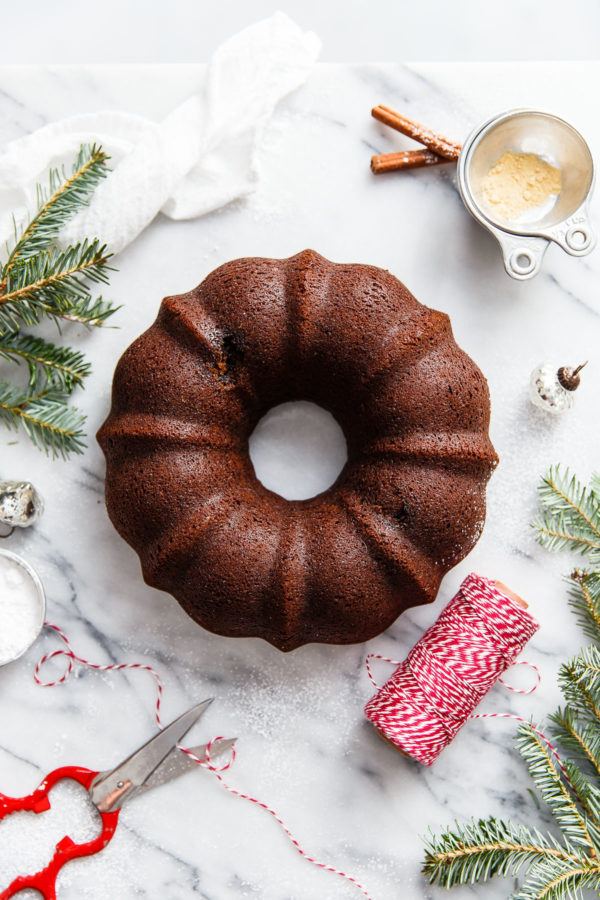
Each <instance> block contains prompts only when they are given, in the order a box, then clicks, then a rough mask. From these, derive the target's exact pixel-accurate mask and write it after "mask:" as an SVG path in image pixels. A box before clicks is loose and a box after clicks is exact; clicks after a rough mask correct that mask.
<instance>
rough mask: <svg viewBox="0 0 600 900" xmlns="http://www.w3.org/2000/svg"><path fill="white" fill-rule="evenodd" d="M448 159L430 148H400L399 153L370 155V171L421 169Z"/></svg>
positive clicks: (375, 173)
mask: <svg viewBox="0 0 600 900" xmlns="http://www.w3.org/2000/svg"><path fill="white" fill-rule="evenodd" d="M449 162H450V160H449V159H445V158H444V157H443V156H439V155H438V154H437V153H433V152H432V151H431V150H402V151H401V152H400V153H381V154H379V156H372V157H371V171H372V172H373V174H374V175H381V174H382V173H383V172H395V171H400V170H404V169H421V168H423V167H424V166H439V165H441V164H442V163H449Z"/></svg>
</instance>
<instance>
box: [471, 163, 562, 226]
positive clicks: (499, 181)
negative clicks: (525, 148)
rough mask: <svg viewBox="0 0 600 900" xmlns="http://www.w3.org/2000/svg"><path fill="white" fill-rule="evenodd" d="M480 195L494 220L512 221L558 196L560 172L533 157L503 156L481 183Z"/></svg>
mask: <svg viewBox="0 0 600 900" xmlns="http://www.w3.org/2000/svg"><path fill="white" fill-rule="evenodd" d="M482 187H483V194H484V197H485V199H486V200H487V202H488V204H489V205H490V206H491V208H492V209H493V211H494V213H495V214H496V215H497V216H501V217H502V218H504V219H515V218H517V217H518V216H520V215H521V214H522V213H524V212H525V211H526V210H529V209H532V208H533V207H536V206H541V205H542V204H543V203H545V202H546V201H547V200H549V199H550V198H551V197H553V196H556V195H558V194H559V193H560V189H561V177H560V169H557V168H555V166H551V165H550V163H547V162H544V160H543V159H540V157H539V156H537V155H536V154H535V153H513V152H512V150H508V151H507V152H506V153H503V154H502V156H501V157H500V159H499V160H498V162H497V163H495V164H494V165H493V166H492V168H491V169H490V170H489V172H488V173H487V175H486V176H485V178H484V179H483V185H482Z"/></svg>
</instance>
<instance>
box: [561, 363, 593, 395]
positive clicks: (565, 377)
mask: <svg viewBox="0 0 600 900" xmlns="http://www.w3.org/2000/svg"><path fill="white" fill-rule="evenodd" d="M588 362H589V360H587V359H586V361H585V362H584V363H581V365H580V366H577V368H576V369H574V368H573V367H572V366H561V367H560V369H559V370H558V372H557V373H556V377H557V378H558V381H559V383H560V384H561V386H562V387H564V389H565V390H566V391H576V390H577V388H578V387H579V385H580V384H581V378H580V376H579V373H580V372H581V370H582V369H583V367H584V366H587V364H588Z"/></svg>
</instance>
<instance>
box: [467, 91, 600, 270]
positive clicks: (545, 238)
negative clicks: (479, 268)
mask: <svg viewBox="0 0 600 900" xmlns="http://www.w3.org/2000/svg"><path fill="white" fill-rule="evenodd" d="M509 150H512V151H513V152H515V153H535V154H536V155H537V156H539V157H541V158H542V159H544V160H546V161H547V162H549V163H550V164H551V165H553V166H555V167H556V168H558V169H560V172H561V182H562V184H561V190H560V193H559V194H558V196H557V198H556V202H555V203H554V205H553V206H552V208H551V209H550V210H546V209H544V208H540V213H539V217H538V218H535V210H532V211H531V213H532V214H533V215H534V218H533V220H532V219H531V218H528V219H527V221H523V220H521V221H519V220H512V221H511V220H510V219H504V218H502V217H500V216H499V215H498V214H497V213H496V212H495V211H494V210H491V209H490V205H489V204H487V203H486V201H485V197H484V195H483V182H484V179H485V177H486V175H487V173H488V172H489V170H490V169H491V168H492V166H493V165H494V164H495V163H496V162H497V161H498V159H499V158H500V157H501V156H502V155H503V154H504V153H505V152H507V151H509ZM458 187H459V190H460V194H461V197H462V200H463V203H464V204H465V206H466V207H467V209H468V210H469V212H470V213H471V215H472V216H474V218H475V219H477V221H478V222H480V223H481V225H483V227H484V228H487V230H488V231H489V232H491V234H493V235H494V237H496V239H497V240H498V242H499V244H500V247H501V248H502V254H503V256H504V267H505V269H506V271H507V272H508V274H509V275H510V276H511V277H512V278H517V279H520V280H521V281H524V280H525V279H527V278H532V277H533V276H534V275H537V273H538V272H539V270H540V266H541V263H542V259H543V257H544V253H545V252H546V250H547V249H548V246H549V243H550V241H554V243H556V244H558V245H559V246H560V247H562V249H563V250H565V251H566V252H567V253H569V254H570V255H571V256H585V255H586V254H587V253H589V252H590V251H591V250H593V248H594V245H595V243H596V238H595V234H594V230H593V228H592V226H591V223H590V219H589V213H588V201H589V198H590V196H591V194H592V190H593V187H594V161H593V159H592V154H591V152H590V149H589V147H588V145H587V143H586V142H585V140H584V139H583V137H582V136H581V135H580V134H579V132H578V131H576V130H575V128H573V126H572V125H569V123H568V122H565V121H564V119H560V118H559V117H558V116H554V115H551V114H550V113H545V112H540V111H538V110H535V109H514V110H509V111H508V112H504V113H501V114H500V115H497V116H494V117H493V118H491V119H489V120H488V121H487V122H485V123H484V124H483V125H479V126H478V127H477V128H476V129H475V130H474V131H473V132H472V133H471V134H470V135H469V137H468V138H467V140H466V141H465V143H464V144H463V146H462V150H461V153H460V157H459V160H458Z"/></svg>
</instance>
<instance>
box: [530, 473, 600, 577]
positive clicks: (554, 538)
mask: <svg viewBox="0 0 600 900" xmlns="http://www.w3.org/2000/svg"><path fill="white" fill-rule="evenodd" d="M539 497H540V502H541V503H542V506H543V507H544V510H543V511H542V512H541V513H540V515H538V516H537V517H536V518H535V519H534V521H533V523H532V524H533V527H534V528H535V529H536V531H537V539H538V541H539V543H540V544H542V546H543V547H546V549H548V550H551V551H553V552H558V551H560V550H567V549H570V550H573V551H574V552H576V553H582V554H585V555H588V556H589V557H590V561H591V562H592V563H595V562H600V502H599V500H598V495H596V494H595V493H594V491H593V490H591V489H588V488H585V487H583V486H582V485H581V484H580V483H579V482H578V480H577V478H576V477H575V476H574V475H571V473H570V472H569V470H568V469H567V470H566V472H565V473H563V472H561V469H560V466H553V467H552V468H551V469H550V471H549V472H548V474H547V475H546V476H545V477H544V478H543V479H542V483H541V485H540V487H539Z"/></svg>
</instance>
